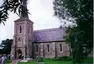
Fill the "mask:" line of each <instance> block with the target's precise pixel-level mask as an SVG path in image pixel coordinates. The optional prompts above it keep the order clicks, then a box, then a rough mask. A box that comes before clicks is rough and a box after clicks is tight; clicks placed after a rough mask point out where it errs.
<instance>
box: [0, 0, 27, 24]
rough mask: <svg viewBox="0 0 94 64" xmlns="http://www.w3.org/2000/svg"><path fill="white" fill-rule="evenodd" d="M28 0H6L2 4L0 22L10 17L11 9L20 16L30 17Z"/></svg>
mask: <svg viewBox="0 0 94 64" xmlns="http://www.w3.org/2000/svg"><path fill="white" fill-rule="evenodd" d="M26 5H27V0H4V2H3V4H2V5H1V6H0V23H4V22H5V21H6V19H7V18H8V15H9V13H8V12H9V11H10V12H14V13H16V14H17V15H18V16H20V18H22V17H28V13H29V12H28V10H27V6H26Z"/></svg>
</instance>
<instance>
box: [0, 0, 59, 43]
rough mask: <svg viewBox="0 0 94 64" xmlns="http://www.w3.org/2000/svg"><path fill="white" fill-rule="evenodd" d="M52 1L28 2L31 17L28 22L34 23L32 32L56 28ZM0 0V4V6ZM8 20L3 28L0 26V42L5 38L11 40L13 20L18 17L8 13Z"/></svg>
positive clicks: (57, 22)
mask: <svg viewBox="0 0 94 64" xmlns="http://www.w3.org/2000/svg"><path fill="white" fill-rule="evenodd" d="M53 1H54V0H28V9H29V12H30V13H31V15H29V18H30V20H32V21H33V22H34V30H40V29H48V28H58V27H59V26H60V21H59V19H58V18H56V17H54V16H53V15H54V10H53ZM1 3H2V2H1V0H0V4H1ZM9 14H10V15H9V18H8V19H7V21H6V22H5V26H4V25H3V24H0V42H1V41H2V40H5V39H7V38H9V39H13V34H14V20H16V19H18V18H19V17H18V16H17V15H16V14H14V13H9Z"/></svg>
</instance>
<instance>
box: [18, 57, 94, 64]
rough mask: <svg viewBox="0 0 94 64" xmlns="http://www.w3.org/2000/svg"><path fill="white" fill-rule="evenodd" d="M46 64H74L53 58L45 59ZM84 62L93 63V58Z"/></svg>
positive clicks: (28, 63) (33, 62) (85, 63)
mask: <svg viewBox="0 0 94 64" xmlns="http://www.w3.org/2000/svg"><path fill="white" fill-rule="evenodd" d="M19 64H36V61H35V60H33V61H31V62H27V63H21V62H20V63H19ZM44 64H72V61H71V60H70V61H56V60H52V59H44ZM83 64H93V58H88V59H86V60H85V61H84V63H83Z"/></svg>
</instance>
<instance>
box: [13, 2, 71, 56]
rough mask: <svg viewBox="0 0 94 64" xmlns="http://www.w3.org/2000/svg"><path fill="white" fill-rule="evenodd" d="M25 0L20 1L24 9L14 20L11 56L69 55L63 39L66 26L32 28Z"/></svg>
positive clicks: (68, 49)
mask: <svg viewBox="0 0 94 64" xmlns="http://www.w3.org/2000/svg"><path fill="white" fill-rule="evenodd" d="M26 1H27V0H24V1H23V3H22V6H23V7H24V8H26V10H24V8H22V13H21V16H20V18H19V19H17V20H15V21H14V36H13V44H12V47H11V56H12V55H14V57H15V58H21V57H22V56H24V57H25V58H35V57H36V56H39V57H43V58H55V57H59V56H69V55H70V47H69V45H68V44H67V43H66V41H65V37H66V35H67V34H66V28H52V29H42V30H33V24H34V23H33V22H32V21H31V20H30V19H29V18H28V11H27V6H26ZM23 12H24V13H23Z"/></svg>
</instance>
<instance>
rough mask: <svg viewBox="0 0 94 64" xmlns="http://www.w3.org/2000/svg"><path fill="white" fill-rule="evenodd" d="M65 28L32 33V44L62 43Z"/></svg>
mask: <svg viewBox="0 0 94 64" xmlns="http://www.w3.org/2000/svg"><path fill="white" fill-rule="evenodd" d="M65 31H66V29H65V28H53V29H44V30H35V31H34V42H52V41H64V40H65V39H64V36H66V33H65Z"/></svg>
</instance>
